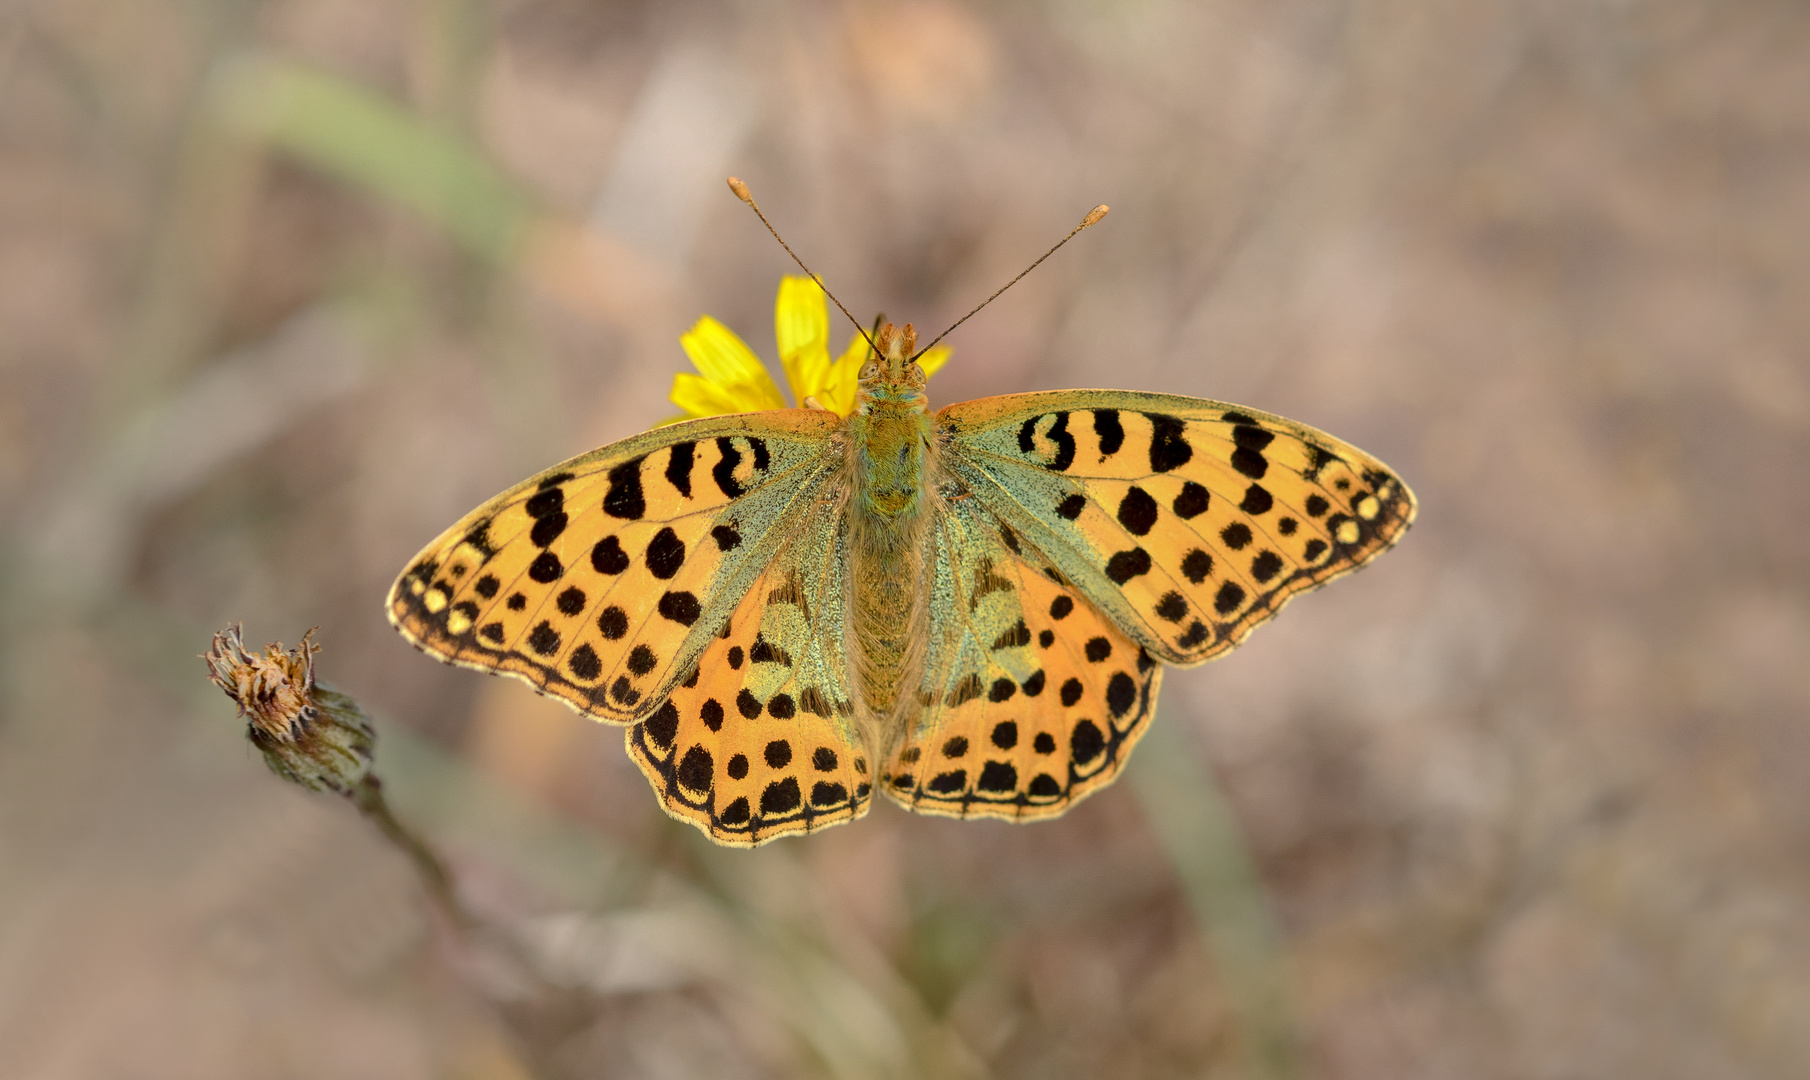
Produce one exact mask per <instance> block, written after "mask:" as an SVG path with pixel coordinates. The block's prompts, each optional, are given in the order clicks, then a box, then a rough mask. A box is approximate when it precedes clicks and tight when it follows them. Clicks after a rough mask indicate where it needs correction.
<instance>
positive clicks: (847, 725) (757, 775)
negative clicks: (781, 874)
mask: <svg viewBox="0 0 1810 1080" xmlns="http://www.w3.org/2000/svg"><path fill="white" fill-rule="evenodd" d="M845 540H846V529H845V527H844V523H843V520H842V518H841V516H840V514H838V513H837V512H836V509H835V507H834V506H833V505H830V506H825V507H821V508H819V509H817V510H816V511H815V512H813V513H811V514H810V516H809V518H808V520H807V521H806V522H805V523H804V524H803V525H802V526H801V528H800V529H799V530H798V531H797V532H796V533H795V534H794V535H793V538H792V542H790V543H789V544H788V545H787V547H786V549H785V550H784V551H782V552H781V553H780V555H779V556H778V557H777V558H776V559H774V560H773V562H772V564H771V565H770V566H768V568H767V570H766V572H765V573H764V574H762V575H761V576H760V577H759V578H758V579H756V581H755V582H754V585H753V587H752V588H751V589H750V590H749V591H748V593H747V596H746V597H745V598H744V599H743V600H742V602H741V604H740V605H739V606H738V607H737V608H736V609H735V612H734V614H733V615H731V616H730V617H729V621H728V623H727V625H725V626H723V627H722V628H721V631H720V632H719V633H718V634H717V635H716V636H715V637H714V638H712V640H711V641H710V643H709V644H708V646H707V647H706V648H705V649H704V651H703V653H702V655H700V656H699V657H698V661H697V666H696V667H695V668H694V669H693V671H692V672H691V674H690V675H689V676H688V677H687V678H686V679H684V680H683V681H682V682H681V683H680V684H679V685H678V686H676V687H674V688H673V690H672V693H671V696H670V697H669V698H668V699H667V700H666V701H664V702H662V703H661V704H660V706H659V708H658V709H656V710H655V711H654V712H653V714H652V715H650V716H649V717H648V718H647V719H645V720H643V721H641V722H640V723H638V724H636V725H635V726H634V727H632V728H630V729H629V731H628V751H629V756H630V757H632V758H634V759H635V763H636V764H637V765H639V766H640V767H641V771H642V772H644V773H645V774H647V778H648V780H649V781H650V782H651V783H652V784H653V786H654V792H655V794H656V795H658V796H659V798H660V801H661V803H662V804H663V805H664V806H665V807H666V809H667V812H668V813H670V814H672V815H673V816H674V817H677V818H680V819H681V820H685V821H689V822H691V823H692V824H694V825H696V826H697V827H698V828H700V829H702V830H704V831H705V832H706V833H708V834H709V835H710V837H711V838H712V839H714V840H716V841H717V842H718V843H721V844H729V845H734V846H738V847H743V846H745V847H752V846H754V845H756V844H760V843H764V842H766V841H768V840H772V839H774V838H776V837H780V836H785V835H787V834H789V833H796V832H809V831H811V830H813V829H821V828H825V827H827V826H830V825H836V824H840V823H842V822H844V821H850V820H853V819H854V818H858V817H860V816H861V815H863V814H865V813H866V812H867V808H868V805H869V803H870V802H871V797H872V776H871V773H870V765H869V760H870V757H871V755H870V753H869V751H868V749H867V746H866V739H865V738H864V736H863V735H862V733H861V731H860V728H859V726H858V724H857V722H856V720H855V708H854V705H853V698H854V691H853V689H852V688H851V686H850V685H849V682H848V665H847V662H846V659H845V658H844V651H843V630H844V624H845V620H846V612H847V607H848V602H847V596H846V585H847V582H846V575H845V574H844V573H843V570H842V568H843V563H844V558H845Z"/></svg>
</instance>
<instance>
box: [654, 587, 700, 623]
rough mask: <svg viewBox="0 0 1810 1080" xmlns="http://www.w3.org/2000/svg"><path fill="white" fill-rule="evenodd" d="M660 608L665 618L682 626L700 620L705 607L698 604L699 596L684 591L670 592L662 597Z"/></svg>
mask: <svg viewBox="0 0 1810 1080" xmlns="http://www.w3.org/2000/svg"><path fill="white" fill-rule="evenodd" d="M659 610H660V615H661V616H662V617H663V618H665V619H667V620H669V621H671V622H676V623H678V624H679V625H681V626H690V625H691V624H692V623H695V622H697V621H698V616H699V615H701V614H703V608H702V606H700V605H699V604H698V598H697V597H696V596H694V595H692V594H691V593H688V592H684V591H679V592H669V593H667V594H665V595H664V596H662V597H660V606H659Z"/></svg>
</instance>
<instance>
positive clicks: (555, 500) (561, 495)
mask: <svg viewBox="0 0 1810 1080" xmlns="http://www.w3.org/2000/svg"><path fill="white" fill-rule="evenodd" d="M565 508H566V496H565V492H563V491H561V490H560V489H559V487H558V486H557V485H555V486H552V487H548V486H546V484H545V483H544V482H543V483H542V486H541V490H540V491H538V492H536V493H535V494H534V496H533V497H531V498H530V499H529V500H528V501H527V502H525V503H523V504H522V509H523V510H526V511H528V516H529V517H532V518H544V517H551V516H553V515H554V514H557V513H559V512H560V511H562V510H564V509H565ZM543 546H544V545H543Z"/></svg>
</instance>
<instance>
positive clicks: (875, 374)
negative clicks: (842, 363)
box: [861, 360, 880, 382]
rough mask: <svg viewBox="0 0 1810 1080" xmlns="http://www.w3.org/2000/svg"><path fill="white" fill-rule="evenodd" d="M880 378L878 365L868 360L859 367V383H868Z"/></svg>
mask: <svg viewBox="0 0 1810 1080" xmlns="http://www.w3.org/2000/svg"><path fill="white" fill-rule="evenodd" d="M879 377H880V365H879V364H876V363H874V362H873V361H872V360H869V361H868V362H867V363H865V364H862V365H861V381H862V382H870V381H872V380H874V379H877V378H879Z"/></svg>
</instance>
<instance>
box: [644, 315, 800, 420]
mask: <svg viewBox="0 0 1810 1080" xmlns="http://www.w3.org/2000/svg"><path fill="white" fill-rule="evenodd" d="M679 344H680V345H681V346H683V347H684V349H685V355H687V356H689V357H691V362H692V363H693V364H695V365H697V369H698V371H700V372H702V373H703V377H702V378H699V377H698V376H696V375H691V374H689V373H680V374H678V375H675V376H673V391H672V401H673V404H675V405H677V406H679V407H680V408H681V409H684V410H685V411H686V412H687V413H690V414H692V415H698V416H717V415H720V414H722V413H734V412H758V411H760V410H762V409H783V408H785V407H786V401H785V398H783V397H781V396H780V393H779V387H777V386H775V385H774V384H773V377H772V376H771V375H768V374H767V369H766V368H765V367H764V366H762V364H761V362H760V358H759V357H757V356H755V355H754V352H753V350H751V349H749V348H748V346H747V345H745V344H743V342H742V339H741V338H739V337H736V336H735V332H734V331H732V330H730V329H729V328H728V327H727V326H724V325H723V324H722V323H720V322H717V321H716V320H715V319H713V318H711V317H710V316H708V315H706V316H704V317H703V318H701V319H699V320H698V321H697V322H696V323H695V324H694V325H693V326H692V328H691V329H690V330H689V331H687V332H686V333H685V334H684V335H682V336H681V337H680V338H679ZM681 398H683V400H681ZM702 409H710V410H711V411H709V412H701V411H698V410H702Z"/></svg>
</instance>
